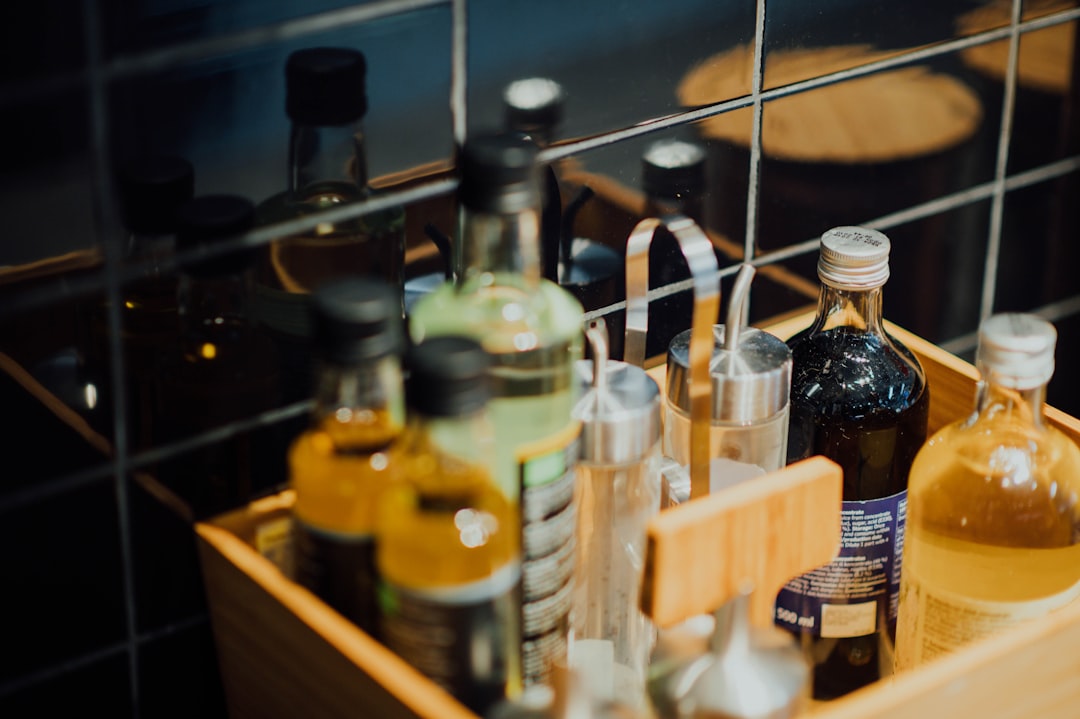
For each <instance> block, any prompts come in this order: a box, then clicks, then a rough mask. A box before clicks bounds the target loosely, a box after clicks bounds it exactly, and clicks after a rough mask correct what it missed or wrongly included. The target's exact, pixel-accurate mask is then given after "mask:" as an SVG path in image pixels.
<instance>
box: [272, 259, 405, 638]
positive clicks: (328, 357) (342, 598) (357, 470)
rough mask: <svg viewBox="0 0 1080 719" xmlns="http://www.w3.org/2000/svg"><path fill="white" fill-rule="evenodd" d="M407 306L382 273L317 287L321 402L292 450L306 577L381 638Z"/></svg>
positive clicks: (297, 532)
mask: <svg viewBox="0 0 1080 719" xmlns="http://www.w3.org/2000/svg"><path fill="white" fill-rule="evenodd" d="M397 310H398V307H397V295H396V294H395V292H394V290H393V289H392V288H391V287H389V286H388V285H386V284H385V283H384V282H382V281H379V280H375V279H370V278H358V277H353V278H343V279H340V280H336V281H334V282H330V283H327V284H325V285H323V286H321V287H320V288H319V289H318V290H316V292H315V294H314V296H313V299H312V334H313V337H312V341H313V347H314V351H315V354H316V356H317V357H318V361H317V363H316V367H317V370H316V377H317V382H316V387H317V389H316V393H315V406H314V409H313V411H312V415H311V425H310V426H309V428H308V429H307V430H306V431H304V432H303V433H301V434H300V435H299V436H298V437H297V438H296V439H295V440H294V441H293V443H292V446H291V447H290V450H289V484H290V486H291V487H292V489H293V490H294V491H295V492H296V502H295V504H294V505H293V518H294V538H295V556H296V579H297V581H298V582H299V583H300V584H302V585H304V586H305V587H307V588H308V589H310V590H311V591H312V592H314V593H315V594H316V595H318V596H319V597H321V598H322V599H323V600H324V601H326V603H327V604H329V605H330V606H332V607H334V608H335V609H337V610H338V611H339V612H341V614H343V615H344V616H345V617H347V618H349V619H351V620H352V621H353V622H354V623H355V624H356V625H357V626H359V627H360V628H361V629H364V630H365V631H367V632H368V633H371V634H375V633H376V631H377V628H378V614H377V605H376V587H375V579H376V571H375V522H376V516H377V511H378V500H379V497H380V496H381V494H382V493H383V492H384V491H385V490H386V488H387V487H389V486H391V485H392V484H393V482H394V481H395V480H396V479H397V477H398V473H399V468H398V465H397V462H396V460H395V451H396V450H395V442H396V440H397V439H398V437H399V436H400V434H401V432H402V431H403V429H404V423H405V405H404V394H403V388H402V370H401V360H400V353H401V350H402V349H403V338H404V333H403V330H402V327H401V317H400V315H399V314H398V312H397Z"/></svg>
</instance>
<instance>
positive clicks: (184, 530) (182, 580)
mask: <svg viewBox="0 0 1080 719" xmlns="http://www.w3.org/2000/svg"><path fill="white" fill-rule="evenodd" d="M129 486H130V490H129V491H130V494H129V496H130V497H131V540H132V551H133V560H134V573H135V602H136V607H137V612H136V619H137V624H138V631H139V633H140V634H144V633H147V632H153V631H156V630H158V629H161V628H162V627H165V626H167V625H170V624H173V623H176V622H182V621H187V620H190V619H192V618H193V617H205V616H206V595H205V594H204V591H203V582H202V572H201V570H200V567H199V560H198V555H197V552H196V547H195V531H194V528H193V527H192V525H191V522H190V521H188V520H186V519H184V518H182V517H181V516H180V515H179V514H178V513H177V512H176V511H175V510H174V509H173V508H171V507H168V506H166V505H165V504H164V503H163V502H162V501H161V500H159V499H158V498H157V497H154V496H151V495H150V494H149V493H148V492H147V491H146V490H145V489H144V488H143V487H142V486H141V485H140V484H139V482H138V481H132V482H131V483H130V484H129Z"/></svg>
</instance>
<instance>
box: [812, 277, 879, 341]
mask: <svg viewBox="0 0 1080 719" xmlns="http://www.w3.org/2000/svg"><path fill="white" fill-rule="evenodd" d="M881 297H882V288H881V287H872V288H868V289H858V290H853V289H841V288H839V287H833V286H831V285H827V284H824V283H822V285H821V289H820V290H819V292H818V309H817V317H816V318H815V320H814V325H813V327H812V328H811V331H812V332H821V331H824V330H830V329H833V328H834V327H849V328H852V329H856V330H863V331H866V332H873V333H877V334H883V333H884V327H883V324H882V314H881V311H882V310H881Z"/></svg>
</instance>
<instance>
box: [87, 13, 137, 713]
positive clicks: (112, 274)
mask: <svg viewBox="0 0 1080 719" xmlns="http://www.w3.org/2000/svg"><path fill="white" fill-rule="evenodd" d="M82 9H83V16H84V17H83V28H84V31H83V37H84V41H85V42H86V56H87V70H88V73H89V91H90V93H89V113H88V114H89V117H88V119H89V123H90V126H89V128H88V132H87V135H88V137H89V138H90V140H91V151H90V161H91V172H92V175H91V176H92V178H93V181H94V187H93V188H91V191H92V196H93V199H94V205H95V213H94V215H95V217H94V220H95V225H96V227H97V230H98V232H99V233H100V236H101V244H102V249H103V250H104V261H105V268H104V269H105V294H106V297H107V299H108V307H107V308H106V317H107V322H108V342H109V354H110V355H111V357H110V362H109V365H110V366H109V369H110V374H111V377H110V379H111V381H112V385H113V386H112V401H113V437H112V445H113V493H114V495H115V501H116V518H117V530H118V534H119V538H120V567H121V572H122V577H121V592H122V594H123V598H124V608H125V612H124V628H125V631H126V635H127V645H128V652H127V660H128V672H129V675H128V681H129V683H130V691H131V705H132V709H133V712H134V714H135V716H136V717H138V716H140V702H139V648H138V644H137V642H136V636H137V633H138V615H137V613H138V607H137V605H136V602H135V566H134V557H133V554H134V547H133V544H132V539H131V508H130V502H129V498H128V494H127V466H126V464H127V451H128V443H127V412H126V404H127V393H126V387H125V383H124V379H125V372H124V352H123V346H122V345H121V342H120V334H121V318H120V302H121V295H120V278H119V270H120V262H121V247H120V237H121V233H120V222H119V219H118V218H117V217H116V212H115V209H114V208H115V206H116V204H115V202H113V200H114V199H115V196H114V187H113V185H112V183H111V182H110V178H111V176H112V172H111V170H110V168H109V153H110V149H109V130H108V126H109V116H108V112H109V111H108V107H107V99H106V98H107V93H108V79H107V78H106V77H105V75H104V73H103V72H102V60H103V56H104V48H103V47H102V43H103V41H104V37H105V35H104V30H103V28H102V25H101V17H100V16H99V14H98V4H97V3H96V2H95V1H94V0H83V3H82Z"/></svg>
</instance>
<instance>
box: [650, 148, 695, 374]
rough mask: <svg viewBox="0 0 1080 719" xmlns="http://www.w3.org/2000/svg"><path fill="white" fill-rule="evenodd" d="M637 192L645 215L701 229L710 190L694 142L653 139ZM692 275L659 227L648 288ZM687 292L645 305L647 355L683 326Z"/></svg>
mask: <svg viewBox="0 0 1080 719" xmlns="http://www.w3.org/2000/svg"><path fill="white" fill-rule="evenodd" d="M641 189H642V192H643V193H644V195H645V207H644V213H645V214H644V216H645V217H662V216H663V215H669V214H680V215H685V216H687V217H689V218H690V219H691V220H693V221H694V222H696V223H697V224H698V225H699V226H700V227H703V228H704V227H706V225H705V193H706V190H707V189H708V184H707V175H706V153H705V149H704V147H702V146H701V145H700V144H698V143H695V142H687V141H685V140H680V139H677V138H665V139H662V140H657V141H655V142H653V143H651V144H649V146H648V147H646V148H645V152H644V153H642V156H641ZM689 277H690V272H689V269H688V268H687V266H686V260H685V259H684V258H683V255H682V250H680V249H679V245H678V243H677V242H676V241H675V238H674V237H672V236H671V233H669V232H668V231H667V229H666V228H663V227H661V228H659V229H657V231H656V235H655V237H654V238H653V243H652V245H651V246H650V247H649V287H650V289H652V288H655V287H663V286H665V285H670V284H673V283H676V282H682V281H683V280H686V279H688V278H689ZM691 294H692V293H691V292H689V291H685V292H680V293H678V294H675V295H670V296H668V297H664V298H662V299H659V300H656V301H655V302H652V303H651V304H650V306H649V329H650V332H649V337H648V338H646V349H645V356H646V357H655V356H656V355H659V354H663V353H664V352H666V351H667V349H668V343H669V341H670V340H671V339H672V337H673V336H674V335H675V334H676V333H677V332H678V331H680V330H682V329H683V328H684V327H685V326H686V320H685V319H684V318H687V317H690V315H691V313H692V312H693V306H694V301H693V297H692V296H691Z"/></svg>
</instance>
